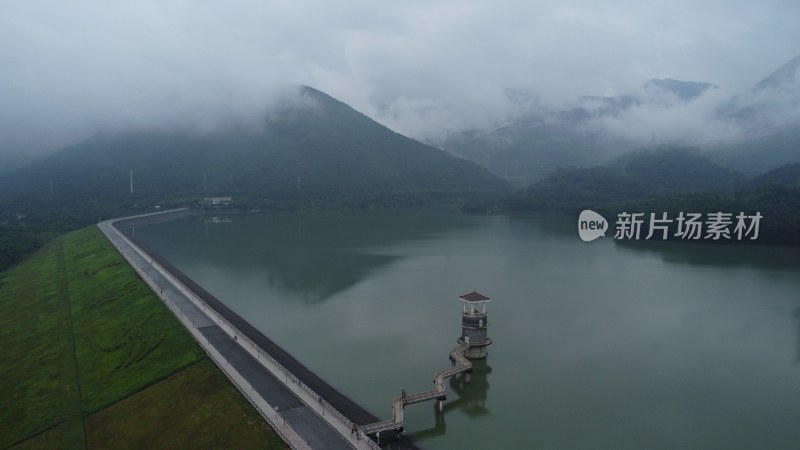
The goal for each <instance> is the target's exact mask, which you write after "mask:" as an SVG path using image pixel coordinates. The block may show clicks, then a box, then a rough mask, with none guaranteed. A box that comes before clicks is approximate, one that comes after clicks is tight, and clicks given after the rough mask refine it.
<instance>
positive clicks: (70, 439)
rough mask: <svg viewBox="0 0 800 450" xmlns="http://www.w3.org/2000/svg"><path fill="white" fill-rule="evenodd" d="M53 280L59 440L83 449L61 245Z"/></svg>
mask: <svg viewBox="0 0 800 450" xmlns="http://www.w3.org/2000/svg"><path fill="white" fill-rule="evenodd" d="M55 245H56V279H57V280H58V281H57V283H58V299H59V303H60V304H61V311H60V313H61V314H60V316H61V317H60V322H61V358H60V359H61V396H62V397H61V398H62V403H61V409H62V415H63V419H64V424H63V425H62V433H63V434H62V439H63V443H64V446H65V447H67V448H86V434H85V432H84V426H83V413H82V408H81V391H80V388H81V386H80V376H79V375H78V361H77V360H76V359H75V331H74V329H73V326H72V305H71V304H70V299H69V284H68V281H67V269H66V264H65V262H64V245H63V243H62V242H61V241H59V242H57V243H56V244H55Z"/></svg>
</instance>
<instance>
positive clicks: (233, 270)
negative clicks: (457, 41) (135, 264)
mask: <svg viewBox="0 0 800 450" xmlns="http://www.w3.org/2000/svg"><path fill="white" fill-rule="evenodd" d="M220 218H222V216H220ZM227 218H229V219H230V222H225V223H209V219H210V217H209V216H205V217H190V218H185V219H180V220H177V221H173V222H168V223H162V224H157V225H150V226H146V227H140V228H137V229H136V236H137V237H138V238H140V239H142V240H143V241H144V242H145V243H147V244H148V245H150V246H152V247H153V248H154V249H155V250H156V251H158V252H159V253H161V254H162V255H164V256H165V257H167V258H168V259H169V260H170V261H171V262H173V263H174V264H175V265H176V266H177V267H179V268H180V269H181V270H183V271H184V272H185V273H186V274H187V275H189V276H191V277H192V278H193V279H194V280H195V281H197V282H198V283H199V284H201V285H202V286H203V287H205V288H206V289H207V290H208V291H209V292H211V293H213V294H214V295H216V296H217V297H218V298H219V299H220V300H222V301H223V302H225V303H226V304H227V305H228V306H229V307H231V309H233V310H234V311H236V312H237V313H238V314H240V315H241V316H243V317H244V318H246V319H248V320H249V321H250V322H251V323H252V324H253V325H254V326H255V327H257V328H258V329H260V330H261V331H262V332H263V333H264V334H265V335H267V336H268V337H270V338H271V339H273V340H274V341H275V342H277V343H278V344H279V345H281V346H283V347H284V348H285V349H286V350H288V351H289V352H291V353H292V354H293V355H294V356H295V357H296V358H297V359H299V360H300V361H302V362H303V363H304V364H306V365H307V366H308V367H309V368H310V369H312V370H314V371H315V372H316V373H317V374H319V375H320V376H322V378H324V379H325V380H326V381H328V383H330V384H331V385H333V386H334V387H336V388H337V389H339V390H340V391H341V392H343V393H344V394H346V395H348V396H349V397H350V398H352V399H353V400H355V401H356V402H358V403H360V404H361V405H362V406H364V407H365V408H367V409H368V410H370V411H371V412H372V413H373V414H375V415H376V416H378V417H379V418H381V419H386V418H389V417H391V400H392V398H393V397H395V396H397V395H398V394H399V393H400V389H401V388H405V389H407V390H408V391H409V392H416V391H420V390H427V389H431V388H432V387H433V384H432V378H433V373H434V372H435V371H437V370H439V369H441V368H444V367H447V366H449V360H448V352H449V351H450V349H451V348H453V347H454V346H455V345H456V342H455V340H456V338H457V337H458V336H459V334H460V312H461V302H460V301H459V300H458V299H457V296H458V295H461V294H464V293H467V292H470V291H472V290H478V291H479V292H481V293H483V294H486V295H488V296H490V297H492V298H493V299H494V300H493V301H492V302H491V303H489V305H488V312H489V321H490V322H489V324H490V325H489V336H490V337H491V338H492V339H493V341H494V343H493V345H492V346H490V347H489V357H488V358H487V359H486V360H485V361H481V362H478V363H476V364H475V369H474V373H473V374H472V380H471V383H470V384H466V383H464V378H463V375H461V376H458V377H456V378H452V379H451V380H450V382H449V383H447V390H448V392H447V401H446V402H445V411H444V414H443V415H442V416H440V417H437V415H436V414H435V413H434V403H433V402H428V403H422V404H417V405H412V406H409V407H407V408H406V424H405V425H406V434H407V435H408V436H410V437H411V438H412V439H413V440H414V441H415V442H416V443H417V444H418V445H420V446H423V447H426V448H442V449H445V448H448V449H450V448H452V449H488V448H547V449H560V448H567V449H573V448H579V449H586V448H614V449H621V448H636V449H641V448H664V449H676V448H727V449H732V448H743V449H753V448H771V449H777V448H797V446H798V443H800V426H798V424H800V249H798V248H781V247H766V246H745V245H742V244H738V245H737V244H732V245H726V246H722V245H708V244H699V243H694V244H692V243H646V245H637V246H634V245H630V244H620V243H615V242H614V241H612V240H610V239H599V240H597V241H594V242H591V243H585V242H582V241H580V239H579V238H578V236H577V232H576V222H577V220H576V218H574V217H564V216H558V215H526V216H489V217H484V216H471V215H464V214H461V213H459V212H457V211H434V210H430V209H403V210H388V211H379V212H360V213H335V212H323V213H316V214H314V213H297V214H290V213H280V214H278V213H250V214H238V215H231V216H227Z"/></svg>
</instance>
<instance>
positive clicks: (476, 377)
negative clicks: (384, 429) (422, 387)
mask: <svg viewBox="0 0 800 450" xmlns="http://www.w3.org/2000/svg"><path fill="white" fill-rule="evenodd" d="M491 372H492V368H491V366H489V364H488V363H487V360H486V359H477V360H473V361H472V373H468V372H462V373H460V374H458V375H456V376H453V377H450V380H449V383H448V384H449V387H448V389H449V390H448V392H447V397H448V400H447V401H445V403H444V406H443V407H442V410H441V411H439V408H438V407H437V403H436V402H434V403H433V415H434V417H435V422H434V426H433V427H431V428H428V429H425V430H417V431H413V432H411V433H406V435H407V436H408V437H409V438H410V439H411V440H412V441H417V442H419V441H424V440H427V439H430V438H433V437H437V436H443V435H445V434H446V432H447V420H446V418H447V414H448V413H451V412H453V411H456V410H460V411H461V412H463V413H464V414H466V415H467V416H468V417H470V418H478V417H480V416H483V415H486V414H490V411H489V408H488V406H487V404H486V403H487V398H488V396H489V374H490V373H491ZM451 398H454V399H453V400H450V399H451Z"/></svg>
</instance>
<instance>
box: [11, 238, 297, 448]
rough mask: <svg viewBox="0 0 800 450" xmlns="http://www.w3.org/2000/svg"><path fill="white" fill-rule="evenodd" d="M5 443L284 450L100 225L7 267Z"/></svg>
mask: <svg viewBox="0 0 800 450" xmlns="http://www.w3.org/2000/svg"><path fill="white" fill-rule="evenodd" d="M0 344H2V345H0V381H1V383H0V448H6V447H19V448H105V447H115V448H117V447H130V448H176V447H193V448H196V447H206V448H208V447H215V448H217V447H227V448H245V447H247V448H252V447H261V448H264V447H268V448H283V447H284V445H283V443H282V442H281V441H280V439H278V438H277V437H276V436H275V434H274V433H273V432H272V431H271V430H269V428H268V427H267V426H266V425H265V424H264V422H263V420H262V419H261V417H260V416H259V415H258V413H257V412H256V411H255V410H254V409H253V408H252V407H251V406H250V405H249V403H247V401H246V400H245V399H244V398H243V397H242V396H241V395H240V394H239V393H238V392H237V391H236V389H235V388H234V387H233V386H232V385H231V384H230V383H229V382H228V381H227V380H226V379H225V377H224V375H222V373H221V372H220V371H219V370H218V369H217V368H216V366H214V364H213V363H212V362H211V361H210V360H209V359H208V357H207V356H206V355H205V353H203V351H202V350H201V349H200V347H199V346H198V345H197V344H196V343H195V342H194V340H193V339H192V338H191V336H190V335H189V334H188V333H187V332H186V331H185V330H184V329H183V327H182V326H181V325H180V324H179V323H178V322H177V320H176V319H175V318H174V317H173V316H172V315H171V314H170V313H169V311H168V310H167V309H166V308H165V307H164V305H163V304H162V303H161V302H160V300H158V298H156V296H155V295H154V294H153V293H152V292H151V291H150V290H149V289H148V288H147V286H146V285H145V284H144V283H143V282H142V281H141V280H140V279H139V278H138V277H137V276H136V275H135V273H134V272H133V270H132V269H131V268H130V267H129V266H128V265H127V263H125V261H124V260H123V259H122V257H121V256H120V255H119V254H118V253H117V252H116V250H114V248H113V247H112V246H111V244H110V243H109V242H108V241H107V240H106V239H105V237H104V236H103V235H102V233H101V232H100V231H99V230H98V229H97V228H96V227H89V228H85V229H82V230H78V231H75V232H72V233H69V234H67V235H64V236H61V237H58V238H56V239H54V240H53V241H51V242H50V243H49V244H48V245H46V246H45V247H44V248H42V249H41V250H39V251H38V252H36V253H35V254H34V255H32V256H31V257H30V258H28V259H27V260H26V261H24V262H22V263H21V264H19V265H17V266H15V267H14V268H12V269H10V270H8V271H6V272H4V273H2V274H0Z"/></svg>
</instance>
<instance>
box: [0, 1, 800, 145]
mask: <svg viewBox="0 0 800 450" xmlns="http://www.w3.org/2000/svg"><path fill="white" fill-rule="evenodd" d="M654 3H655V2H641V1H624V0H616V1H609V2H602V1H594V0H592V1H572V2H565V1H503V0H485V1H484V0H480V1H432V0H426V1H408V0H404V1H388V0H387V1H378V0H364V1H305V2H301V1H266V0H254V1H215V2H211V1H181V2H174V1H163V0H158V1H142V0H137V1H130V2H109V1H35V0H25V1H10V0H9V1H5V0H0V135H1V137H0V152H9V151H42V150H53V149H55V148H57V147H60V146H63V145H66V144H70V143H75V142H78V141H80V140H82V139H84V138H86V137H88V136H89V135H91V134H93V133H95V132H97V131H102V130H114V129H123V128H127V127H139V128H141V127H152V126H161V127H169V126H174V125H181V126H191V127H198V128H201V129H208V128H213V127H215V126H219V125H220V124H224V123H229V122H230V121H234V120H248V121H252V120H254V118H255V117H257V116H258V114H260V113H262V112H263V111H264V109H265V108H266V107H267V105H269V103H270V102H271V101H272V99H274V98H275V95H276V92H277V89H278V88H279V87H281V86H285V85H287V84H293V83H302V84H308V85H311V86H313V87H316V88H318V89H321V90H323V91H325V92H327V93H329V94H331V95H333V96H334V97H337V98H339V99H340V100H343V101H345V102H347V103H349V104H351V105H352V106H353V107H355V108H356V109H359V110H360V111H362V112H364V113H366V114H367V115H369V116H371V117H373V118H375V119H376V120H379V121H380V122H382V123H384V124H385V125H387V126H390V127H391V128H393V129H395V130H397V131H400V132H404V133H407V134H410V135H412V136H416V137H423V138H424V137H430V136H435V135H436V134H437V133H439V134H441V133H443V132H444V130H445V129H448V128H450V129H454V130H458V129H465V128H470V127H483V126H490V125H491V124H497V123H502V122H503V121H504V120H506V118H507V117H508V116H509V115H510V114H513V113H514V109H513V108H512V105H511V104H510V103H509V101H508V97H507V95H506V92H507V89H515V90H521V91H526V92H530V93H531V94H532V95H534V96H535V97H537V98H539V101H540V103H541V104H544V105H548V106H552V107H559V106H560V105H565V104H568V103H569V102H570V101H571V100H572V99H574V98H575V97H577V96H580V95H587V94H591V95H614V94H618V93H624V92H630V91H633V90H636V89H638V88H639V86H640V85H641V83H642V82H644V81H645V80H647V79H650V78H664V77H670V78H675V79H680V80H693V81H708V82H712V83H714V84H716V85H718V86H720V88H721V89H720V90H721V91H724V92H727V93H735V92H737V91H740V90H744V89H747V88H749V87H750V86H751V85H752V84H753V83H755V82H757V81H759V80H760V79H761V78H763V77H764V76H766V75H768V74H769V73H770V72H772V71H773V70H774V69H776V68H778V67H779V66H780V65H782V64H783V63H785V62H787V61H788V60H790V59H791V58H793V57H795V56H797V54H798V53H800V26H798V24H800V2H797V1H760V2H754V1H741V2H740V1H731V0H726V1H705V2H696V1H691V2H690V1H682V0H671V1H664V2H658V3H659V4H658V5H655V4H654Z"/></svg>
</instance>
